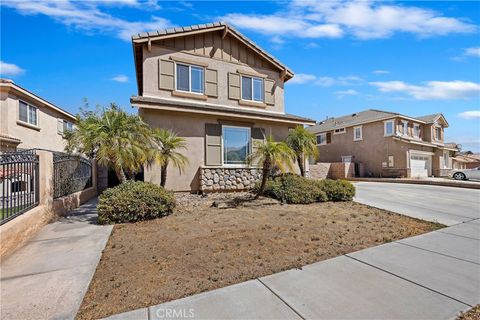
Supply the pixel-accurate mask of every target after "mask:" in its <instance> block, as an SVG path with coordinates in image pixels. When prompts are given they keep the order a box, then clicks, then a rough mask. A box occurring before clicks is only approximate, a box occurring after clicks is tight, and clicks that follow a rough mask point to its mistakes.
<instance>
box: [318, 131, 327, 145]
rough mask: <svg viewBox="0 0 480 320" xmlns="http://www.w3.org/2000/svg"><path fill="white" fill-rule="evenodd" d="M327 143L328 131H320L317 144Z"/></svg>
mask: <svg viewBox="0 0 480 320" xmlns="http://www.w3.org/2000/svg"><path fill="white" fill-rule="evenodd" d="M324 144H327V134H326V133H320V134H319V135H317V145H324Z"/></svg>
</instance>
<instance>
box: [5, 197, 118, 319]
mask: <svg viewBox="0 0 480 320" xmlns="http://www.w3.org/2000/svg"><path fill="white" fill-rule="evenodd" d="M95 207H96V199H95V200H91V201H90V202H88V203H86V204H84V205H83V206H81V207H80V208H78V209H76V210H74V211H72V212H71V213H70V214H69V216H68V217H66V218H62V219H61V220H59V221H57V222H55V223H52V224H49V225H47V226H45V227H44V228H43V229H42V230H41V231H40V232H39V233H38V235H37V236H36V237H35V238H33V239H32V240H30V241H29V242H28V243H27V244H26V245H25V246H24V247H23V248H21V249H19V250H18V251H16V252H15V253H13V254H12V255H11V256H10V257H8V258H7V259H5V260H4V261H2V263H1V265H0V269H1V275H0V286H1V308H0V318H1V319H2V320H6V319H15V320H16V319H73V318H74V317H75V315H76V313H77V311H78V308H79V307H80V304H81V302H82V300H83V296H84V295H85V292H86V291H87V289H88V285H89V283H90V280H91V279H92V277H93V274H94V272H95V269H96V267H97V264H98V261H99V260H100V257H101V253H102V250H103V248H104V247H105V245H106V243H107V240H108V237H109V236H110V232H111V230H112V226H98V225H96V224H94V223H95V221H96V210H95Z"/></svg>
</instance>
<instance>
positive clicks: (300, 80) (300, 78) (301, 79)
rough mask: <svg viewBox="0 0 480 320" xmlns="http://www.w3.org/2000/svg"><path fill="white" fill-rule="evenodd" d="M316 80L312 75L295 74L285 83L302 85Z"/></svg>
mask: <svg viewBox="0 0 480 320" xmlns="http://www.w3.org/2000/svg"><path fill="white" fill-rule="evenodd" d="M316 79H317V77H316V76H314V75H313V74H306V73H297V74H295V75H294V76H293V78H292V79H291V80H289V81H288V82H287V84H304V83H307V82H312V81H314V80H316Z"/></svg>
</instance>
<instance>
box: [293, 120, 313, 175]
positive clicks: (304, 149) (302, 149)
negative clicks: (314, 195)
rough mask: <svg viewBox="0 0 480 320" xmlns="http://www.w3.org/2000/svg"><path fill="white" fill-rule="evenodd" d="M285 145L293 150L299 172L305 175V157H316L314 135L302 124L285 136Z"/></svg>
mask: <svg viewBox="0 0 480 320" xmlns="http://www.w3.org/2000/svg"><path fill="white" fill-rule="evenodd" d="M287 145H288V146H289V147H290V148H291V149H292V150H293V151H294V152H295V159H296V160H297V163H298V167H299V168H300V174H301V175H302V177H305V159H308V158H309V157H314V158H315V159H317V157H318V149H317V141H316V137H315V135H314V134H313V133H312V132H310V131H308V130H307V129H306V128H305V127H303V126H297V127H296V128H295V129H294V130H292V131H291V132H290V133H289V134H288V137H287Z"/></svg>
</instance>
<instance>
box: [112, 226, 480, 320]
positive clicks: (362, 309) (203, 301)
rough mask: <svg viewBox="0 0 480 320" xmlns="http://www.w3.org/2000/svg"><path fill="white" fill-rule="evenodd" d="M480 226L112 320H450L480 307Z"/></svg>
mask: <svg viewBox="0 0 480 320" xmlns="http://www.w3.org/2000/svg"><path fill="white" fill-rule="evenodd" d="M479 235H480V220H478V219H477V220H472V221H469V222H465V223H460V224H458V225H455V226H452V227H448V228H445V229H442V230H440V231H435V232H431V233H428V234H425V235H420V236H416V237H412V238H408V239H404V240H400V241H396V242H392V243H388V244H384V245H381V246H378V247H372V248H368V249H365V250H362V251H358V252H355V253H351V254H347V255H344V256H340V257H337V258H333V259H330V260H326V261H322V262H317V263H314V264H311V265H308V266H305V267H303V268H301V269H293V270H288V271H285V272H281V273H277V274H274V275H271V276H267V277H263V278H259V279H255V280H251V281H247V282H244V283H240V284H237V285H233V286H229V287H226V288H221V289H218V290H213V291H209V292H205V293H201V294H198V295H194V296H191V297H187V298H184V299H180V300H175V301H171V302H167V303H164V304H160V305H157V306H151V307H149V308H143V309H138V310H134V311H130V312H126V313H123V314H119V315H115V316H112V317H110V318H108V319H136V320H141V319H149V320H152V319H164V318H168V319H181V318H185V317H189V318H192V317H193V318H194V319H287V318H288V319H310V318H314V319H315V318H316V319H318V318H322V319H451V318H454V317H455V316H456V315H458V313H459V312H461V311H464V310H467V309H469V308H470V307H472V306H474V305H475V304H478V303H480V237H479Z"/></svg>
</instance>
